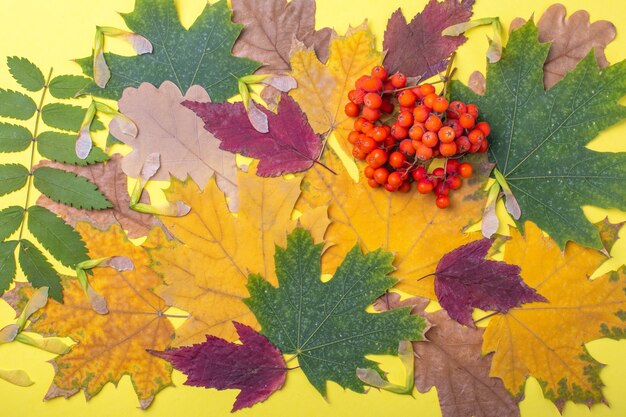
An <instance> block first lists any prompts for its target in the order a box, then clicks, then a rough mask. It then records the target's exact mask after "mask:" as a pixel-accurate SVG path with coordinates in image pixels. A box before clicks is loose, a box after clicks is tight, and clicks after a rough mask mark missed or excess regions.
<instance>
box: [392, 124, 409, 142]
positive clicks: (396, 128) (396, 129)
mask: <svg viewBox="0 0 626 417" xmlns="http://www.w3.org/2000/svg"><path fill="white" fill-rule="evenodd" d="M408 135H409V131H408V130H407V128H406V127H404V126H400V125H399V124H398V123H394V125H393V126H391V136H393V137H394V138H396V139H404V138H406V137H407V136H408Z"/></svg>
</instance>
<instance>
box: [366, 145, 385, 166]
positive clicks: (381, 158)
mask: <svg viewBox="0 0 626 417" xmlns="http://www.w3.org/2000/svg"><path fill="white" fill-rule="evenodd" d="M365 161H366V162H367V164H368V165H369V166H371V167H373V168H379V167H381V166H383V165H385V162H387V151H385V150H384V149H374V150H373V151H372V152H370V154H369V155H367V158H366V160H365Z"/></svg>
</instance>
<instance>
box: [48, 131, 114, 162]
mask: <svg viewBox="0 0 626 417" xmlns="http://www.w3.org/2000/svg"><path fill="white" fill-rule="evenodd" d="M37 151H38V152H39V154H40V155H41V156H43V157H44V158H47V159H49V160H51V161H57V162H63V163H64V164H71V165H91V164H96V163H98V162H104V161H106V160H107V159H108V155H107V154H106V153H104V151H103V150H102V149H100V148H98V147H94V148H92V149H91V151H90V152H89V155H88V156H87V158H85V159H82V158H79V157H78V156H77V155H76V134H69V133H61V132H51V131H49V132H43V133H40V134H39V135H38V136H37Z"/></svg>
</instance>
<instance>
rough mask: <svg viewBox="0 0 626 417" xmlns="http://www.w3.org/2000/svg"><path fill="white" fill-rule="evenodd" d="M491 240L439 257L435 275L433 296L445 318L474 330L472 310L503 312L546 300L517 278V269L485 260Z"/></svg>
mask: <svg viewBox="0 0 626 417" xmlns="http://www.w3.org/2000/svg"><path fill="white" fill-rule="evenodd" d="M491 243H492V242H491V240H489V239H482V240H478V241H475V242H472V243H468V244H467V245H464V246H461V247H459V248H457V249H455V250H453V251H452V252H449V253H447V254H446V255H444V256H443V258H441V260H440V261H439V264H438V265H437V270H436V272H435V275H436V278H435V294H436V295H437V299H438V300H439V304H441V306H442V307H443V308H445V309H446V310H447V312H448V315H449V316H450V317H451V318H453V319H454V320H456V321H458V322H459V323H461V324H464V325H466V326H470V327H475V326H474V322H473V321H472V308H474V307H477V308H480V309H482V310H494V311H498V312H500V313H506V312H507V311H509V310H510V309H511V308H513V307H517V306H519V305H521V304H524V303H530V302H532V301H547V300H546V299H545V298H544V297H543V296H542V295H541V294H538V293H537V292H536V291H535V290H534V289H533V288H530V287H529V286H527V285H526V284H525V283H524V281H523V280H522V277H520V275H519V273H520V268H519V267H518V266H516V265H511V264H507V263H506V262H498V261H492V260H489V259H485V256H487V252H488V251H489V248H490V247H491Z"/></svg>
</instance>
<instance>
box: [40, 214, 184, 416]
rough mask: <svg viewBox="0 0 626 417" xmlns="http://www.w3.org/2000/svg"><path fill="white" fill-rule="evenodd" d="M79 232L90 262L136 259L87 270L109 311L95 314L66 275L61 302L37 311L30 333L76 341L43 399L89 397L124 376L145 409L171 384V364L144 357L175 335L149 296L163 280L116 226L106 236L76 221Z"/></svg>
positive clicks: (58, 362) (58, 364)
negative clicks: (120, 267) (129, 265)
mask: <svg viewBox="0 0 626 417" xmlns="http://www.w3.org/2000/svg"><path fill="white" fill-rule="evenodd" d="M76 229H77V230H78V231H79V232H80V234H81V236H82V238H83V240H84V241H85V242H86V244H87V247H88V249H89V256H90V257H91V258H102V257H107V256H113V255H123V256H126V257H128V258H130V259H131V260H132V261H133V263H134V269H133V270H132V271H123V272H119V271H116V270H115V269H113V268H95V269H93V270H92V271H93V275H92V276H90V277H89V281H90V283H91V285H92V287H93V288H94V289H95V290H96V291H97V292H98V293H99V294H101V295H102V296H104V298H105V299H106V301H107V305H108V310H109V313H108V314H105V315H101V314H97V313H96V312H94V311H93V309H92V307H91V305H90V304H89V301H88V299H87V297H86V295H85V293H84V291H83V289H82V288H81V286H80V284H79V283H78V281H77V280H75V279H70V278H65V279H64V280H63V286H64V288H63V294H64V300H65V302H64V304H59V303H57V302H56V301H53V300H49V301H48V305H47V306H46V307H45V309H43V310H42V311H41V313H39V315H38V317H37V319H36V321H35V323H34V324H33V330H34V331H36V332H39V333H41V334H52V335H56V336H66V337H71V338H72V339H73V340H75V341H76V342H77V343H76V345H74V346H73V347H72V349H71V351H70V352H69V353H67V354H65V355H61V356H59V357H57V358H55V359H54V360H53V362H52V363H53V365H54V368H55V370H56V372H55V375H54V380H53V382H52V385H51V387H50V389H49V391H48V394H47V395H46V399H50V398H54V397H59V396H63V397H69V396H71V395H74V394H75V393H77V392H78V391H80V390H83V391H84V392H85V396H86V397H87V398H88V399H89V398H91V397H93V396H94V395H96V394H97V393H98V392H100V390H101V389H102V388H103V387H104V385H106V384H107V383H108V382H112V383H114V384H117V382H118V381H119V380H120V378H122V376H124V375H126V374H128V375H130V378H131V380H132V382H133V386H134V388H135V392H136V393H137V397H138V399H139V403H140V405H141V407H142V408H145V407H147V406H148V405H150V403H151V402H152V400H153V399H154V396H155V395H156V394H157V393H158V392H159V391H160V390H162V389H163V388H165V387H166V386H168V385H171V373H172V368H171V366H170V364H169V363H167V362H165V361H162V360H160V359H158V358H156V357H154V356H152V355H150V354H149V353H147V352H146V349H155V350H163V349H165V348H166V347H167V346H168V345H169V343H170V341H171V340H172V338H173V336H174V328H173V326H172V324H171V323H170V322H169V320H168V318H167V317H166V316H165V315H164V314H163V312H164V311H165V310H166V309H167V306H166V305H165V303H164V302H163V300H162V299H161V298H159V297H158V296H157V295H155V294H154V293H153V292H152V289H153V288H155V287H157V286H159V285H160V284H161V283H162V280H161V278H160V277H159V276H158V275H157V274H156V273H155V272H154V271H152V270H151V269H150V268H149V267H148V266H149V265H150V257H149V256H148V253H147V252H146V250H145V249H144V248H142V247H139V246H135V245H133V244H132V243H131V242H130V241H129V240H128V239H127V238H126V237H125V235H124V231H123V230H122V229H121V228H120V227H119V226H116V225H114V226H111V228H110V229H109V230H107V231H104V232H103V231H100V230H98V229H95V228H93V227H92V226H90V225H89V224H87V223H79V224H78V225H77V226H76ZM157 233H162V232H160V231H157V230H156V229H155V230H153V232H152V235H154V234H157ZM149 239H150V237H149Z"/></svg>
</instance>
